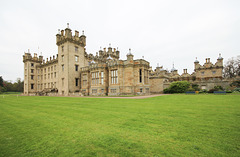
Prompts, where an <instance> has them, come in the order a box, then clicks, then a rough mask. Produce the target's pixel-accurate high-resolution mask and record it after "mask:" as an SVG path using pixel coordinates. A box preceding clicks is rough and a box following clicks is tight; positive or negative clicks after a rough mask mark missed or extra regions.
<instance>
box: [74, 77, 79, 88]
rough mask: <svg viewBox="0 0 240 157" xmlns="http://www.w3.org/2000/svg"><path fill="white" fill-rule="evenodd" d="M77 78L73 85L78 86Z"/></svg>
mask: <svg viewBox="0 0 240 157" xmlns="http://www.w3.org/2000/svg"><path fill="white" fill-rule="evenodd" d="M78 80H79V79H78V78H75V85H76V86H78Z"/></svg>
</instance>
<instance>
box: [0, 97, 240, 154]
mask: <svg viewBox="0 0 240 157" xmlns="http://www.w3.org/2000/svg"><path fill="white" fill-rule="evenodd" d="M0 118H1V120H0V124H1V125H0V132H1V135H0V137H1V140H0V141H1V142H0V146H1V148H0V154H2V155H3V156H56V155H57V156H59V155H60V156H61V155H62V156H74V155H75V156H144V155H145V156H154V155H155V156H176V155H177V156H186V155H191V156H196V155H200V156H216V155H217V156H227V154H229V153H230V154H231V155H232V156H237V154H238V153H239V137H240V135H239V131H240V130H239V95H226V96H225V95H224V96H215V95H197V96H187V95H169V96H162V97H155V98H148V99H136V100H132V99H107V98H106V99H104V98H101V99H98V98H69V97H18V98H17V97H11V99H10V98H6V99H1V100H0ZM1 130H2V131H1Z"/></svg>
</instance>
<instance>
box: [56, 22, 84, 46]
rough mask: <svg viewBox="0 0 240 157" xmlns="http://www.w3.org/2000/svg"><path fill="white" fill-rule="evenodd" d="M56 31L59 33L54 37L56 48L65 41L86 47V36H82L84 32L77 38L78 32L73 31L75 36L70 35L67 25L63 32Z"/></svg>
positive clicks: (70, 31)
mask: <svg viewBox="0 0 240 157" xmlns="http://www.w3.org/2000/svg"><path fill="white" fill-rule="evenodd" d="M58 31H59V32H58V34H57V35H56V44H57V45H58V46H60V45H61V44H63V43H65V42H67V41H69V42H72V43H74V44H77V45H80V46H82V47H85V46H86V36H85V35H84V31H82V35H81V36H79V32H78V31H77V30H75V35H72V30H71V29H70V28H69V25H68V27H67V28H66V29H65V30H61V31H60V30H58Z"/></svg>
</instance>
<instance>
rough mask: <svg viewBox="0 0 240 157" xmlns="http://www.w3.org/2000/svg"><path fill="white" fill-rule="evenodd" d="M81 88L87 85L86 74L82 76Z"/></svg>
mask: <svg viewBox="0 0 240 157" xmlns="http://www.w3.org/2000/svg"><path fill="white" fill-rule="evenodd" d="M82 79H83V86H86V85H87V74H83V77H82Z"/></svg>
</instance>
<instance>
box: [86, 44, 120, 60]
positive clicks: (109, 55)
mask: <svg viewBox="0 0 240 157" xmlns="http://www.w3.org/2000/svg"><path fill="white" fill-rule="evenodd" d="M119 54H120V52H119V51H118V50H116V48H113V49H112V48H111V47H108V51H106V48H104V49H103V50H99V52H96V55H95V56H94V55H93V54H91V53H90V54H87V53H85V57H86V58H87V59H88V61H94V62H98V63H105V62H107V60H118V59H119Z"/></svg>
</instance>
